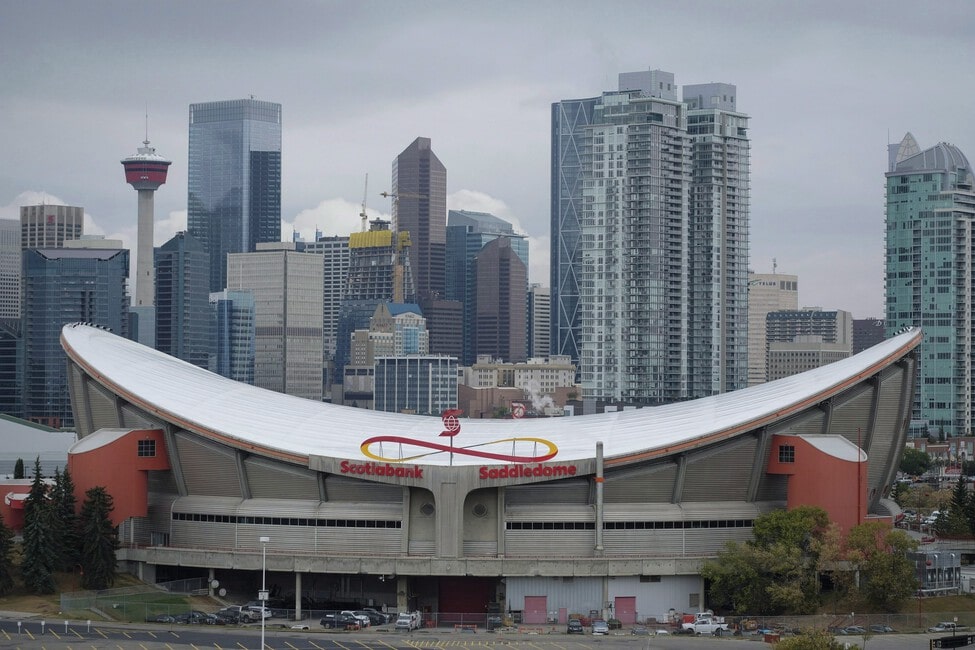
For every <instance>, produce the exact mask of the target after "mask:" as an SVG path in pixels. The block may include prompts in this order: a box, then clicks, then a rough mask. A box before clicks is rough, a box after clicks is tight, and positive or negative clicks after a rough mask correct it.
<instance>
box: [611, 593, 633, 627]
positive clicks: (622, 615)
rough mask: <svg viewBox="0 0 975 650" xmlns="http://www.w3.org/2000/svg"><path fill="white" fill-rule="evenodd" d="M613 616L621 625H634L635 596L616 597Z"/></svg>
mask: <svg viewBox="0 0 975 650" xmlns="http://www.w3.org/2000/svg"><path fill="white" fill-rule="evenodd" d="M615 614H616V618H618V619H619V621H620V623H622V624H623V625H633V624H634V623H636V596H617V597H616V605H615Z"/></svg>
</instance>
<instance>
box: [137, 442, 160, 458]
mask: <svg viewBox="0 0 975 650" xmlns="http://www.w3.org/2000/svg"><path fill="white" fill-rule="evenodd" d="M138 455H139V458H155V457H156V441H155V440H140V441H139V451H138Z"/></svg>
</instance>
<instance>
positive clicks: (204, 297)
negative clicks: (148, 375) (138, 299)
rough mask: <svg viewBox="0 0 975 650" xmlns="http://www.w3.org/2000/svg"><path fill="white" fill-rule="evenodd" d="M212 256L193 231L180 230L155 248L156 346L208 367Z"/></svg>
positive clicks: (195, 364)
mask: <svg viewBox="0 0 975 650" xmlns="http://www.w3.org/2000/svg"><path fill="white" fill-rule="evenodd" d="M209 268H210V259H209V256H208V255H207V254H206V252H205V251H204V250H203V245H202V244H201V243H200V242H199V241H197V239H196V238H195V237H193V235H190V234H189V233H185V232H178V233H176V235H175V236H174V237H173V238H172V239H170V240H169V241H168V242H166V243H165V244H163V245H162V246H160V247H159V248H157V249H156V252H155V276H156V282H155V299H154V302H155V305H156V349H157V350H159V351H160V352H165V353H166V354H168V355H170V356H174V357H176V358H177V359H182V360H183V361H187V362H189V363H192V364H193V365H194V366H199V367H201V368H207V367H208V366H209V363H210V351H211V341H210V334H211V332H210V319H209V316H208V313H207V305H208V301H209V296H210V292H209V291H208V290H207V286H208V284H209V282H208V278H207V273H208V272H209Z"/></svg>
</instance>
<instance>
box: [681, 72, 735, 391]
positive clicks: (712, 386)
mask: <svg viewBox="0 0 975 650" xmlns="http://www.w3.org/2000/svg"><path fill="white" fill-rule="evenodd" d="M736 94H737V89H736V88H735V86H733V85H731V84H725V83H709V84H697V85H687V86H684V88H683V95H682V97H683V100H684V104H685V105H686V106H687V134H688V137H689V139H690V144H691V149H690V156H691V172H692V174H691V184H690V192H691V194H690V202H689V203H688V206H687V207H688V217H689V221H690V223H689V225H690V230H689V238H688V244H689V246H690V256H689V262H690V312H689V314H688V315H689V318H690V344H691V345H690V367H691V372H690V375H689V377H690V381H691V385H690V387H689V390H690V394H691V396H692V397H704V396H707V395H716V394H718V393H724V392H727V391H729V390H737V389H739V388H744V387H745V386H747V385H748V228H749V205H750V193H749V192H750V188H749V168H750V145H749V141H748V116H747V115H745V114H744V113H740V112H739V111H738V109H737V100H736Z"/></svg>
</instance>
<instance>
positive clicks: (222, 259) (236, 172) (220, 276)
mask: <svg viewBox="0 0 975 650" xmlns="http://www.w3.org/2000/svg"><path fill="white" fill-rule="evenodd" d="M188 174H189V177H188V185H189V197H188V215H187V225H188V229H189V232H190V234H192V235H193V236H194V237H196V238H197V239H198V240H200V242H201V243H202V244H203V248H204V250H206V251H207V252H208V253H209V254H210V283H209V288H210V290H211V291H220V290H222V289H224V288H225V287H226V286H227V254H228V253H249V252H252V251H254V250H256V246H257V244H258V243H259V242H275V241H279V240H280V238H281V105H280V104H274V103H271V102H263V101H258V100H256V99H236V100H230V101H220V102H207V103H204V104H190V142H189V171H188Z"/></svg>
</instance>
